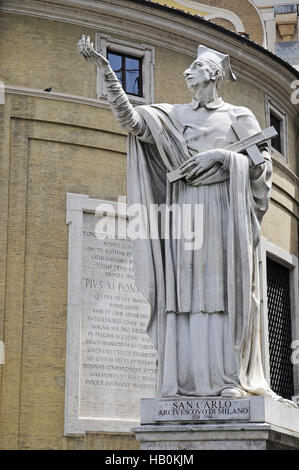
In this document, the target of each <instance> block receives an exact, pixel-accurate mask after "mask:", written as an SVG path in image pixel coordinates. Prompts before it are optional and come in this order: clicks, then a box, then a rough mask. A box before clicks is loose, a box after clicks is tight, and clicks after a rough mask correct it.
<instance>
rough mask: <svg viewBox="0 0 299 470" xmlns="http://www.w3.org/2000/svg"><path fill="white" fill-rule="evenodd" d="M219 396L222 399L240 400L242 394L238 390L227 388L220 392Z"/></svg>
mask: <svg viewBox="0 0 299 470" xmlns="http://www.w3.org/2000/svg"><path fill="white" fill-rule="evenodd" d="M221 396H222V397H224V398H240V397H242V396H243V394H242V392H241V390H239V389H238V388H234V387H227V388H224V389H223V390H222V392H221Z"/></svg>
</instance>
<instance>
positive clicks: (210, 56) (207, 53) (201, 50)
mask: <svg viewBox="0 0 299 470" xmlns="http://www.w3.org/2000/svg"><path fill="white" fill-rule="evenodd" d="M197 59H202V60H206V59H207V60H210V61H211V62H213V63H214V64H215V65H216V66H217V67H218V68H219V69H220V70H221V72H222V74H223V80H224V81H225V80H232V81H234V80H236V79H237V77H236V76H235V74H234V73H233V71H232V69H231V65H230V60H229V55H227V54H222V52H218V51H215V50H214V49H210V48H209V47H206V46H203V45H201V44H200V45H199V46H198V49H197Z"/></svg>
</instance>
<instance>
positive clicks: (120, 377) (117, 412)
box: [80, 213, 156, 418]
mask: <svg viewBox="0 0 299 470" xmlns="http://www.w3.org/2000/svg"><path fill="white" fill-rule="evenodd" d="M98 220H99V217H96V216H94V215H91V214H86V213H84V214H83V269H82V284H81V289H82V293H81V296H82V317H81V355H80V367H81V379H80V416H89V417H93V418H95V417H102V416H110V417H111V418H117V417H119V418H128V417H129V416H132V415H133V416H134V414H133V413H134V412H135V414H136V417H138V408H137V407H138V406H139V400H140V398H141V397H144V396H154V394H155V360H156V352H155V349H154V346H153V345H151V344H150V341H149V338H148V336H147V335H146V333H145V330H146V325H147V322H148V317H149V306H148V304H147V302H146V301H145V300H144V298H143V297H142V295H141V294H140V293H139V292H138V291H137V288H136V285H135V281H134V268H133V259H132V252H131V242H130V241H129V240H115V239H108V238H106V239H99V238H98V237H97V234H96V224H97V222H98Z"/></svg>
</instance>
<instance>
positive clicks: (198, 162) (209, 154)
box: [180, 149, 225, 181]
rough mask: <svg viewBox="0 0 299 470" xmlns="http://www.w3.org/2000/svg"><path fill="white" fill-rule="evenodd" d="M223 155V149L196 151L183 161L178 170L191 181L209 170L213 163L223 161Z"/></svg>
mask: <svg viewBox="0 0 299 470" xmlns="http://www.w3.org/2000/svg"><path fill="white" fill-rule="evenodd" d="M224 157H225V150H224V149H212V150H208V151H206V152H202V153H197V154H196V155H194V156H193V157H191V158H189V159H188V160H186V161H185V163H183V165H182V166H181V168H180V172H181V174H182V175H184V176H185V178H186V180H187V181H191V180H192V179H195V178H197V177H198V176H200V175H201V174H202V173H204V172H205V171H207V170H209V169H210V168H211V167H212V166H213V165H214V164H215V163H217V162H219V163H223V161H224Z"/></svg>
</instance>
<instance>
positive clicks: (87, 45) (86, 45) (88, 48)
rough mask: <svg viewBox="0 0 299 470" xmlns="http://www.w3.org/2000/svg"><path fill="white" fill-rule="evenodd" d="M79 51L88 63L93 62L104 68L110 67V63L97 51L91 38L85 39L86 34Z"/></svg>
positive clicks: (80, 41)
mask: <svg viewBox="0 0 299 470" xmlns="http://www.w3.org/2000/svg"><path fill="white" fill-rule="evenodd" d="M78 50H79V52H80V54H81V55H82V56H83V57H84V59H85V60H87V61H88V62H93V63H94V64H96V65H97V66H99V67H102V68H103V67H109V61H108V60H107V59H106V57H104V56H103V55H101V54H99V53H98V52H97V51H95V49H94V45H93V42H91V40H90V37H89V36H87V37H86V38H85V34H82V37H81V39H80V40H79V42H78Z"/></svg>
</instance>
